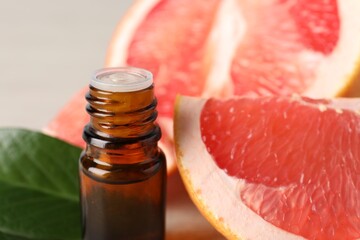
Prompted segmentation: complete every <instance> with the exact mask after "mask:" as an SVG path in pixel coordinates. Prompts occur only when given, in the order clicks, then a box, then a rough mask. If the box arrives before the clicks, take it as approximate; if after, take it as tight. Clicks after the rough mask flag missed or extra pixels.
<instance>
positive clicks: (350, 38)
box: [105, 0, 360, 98]
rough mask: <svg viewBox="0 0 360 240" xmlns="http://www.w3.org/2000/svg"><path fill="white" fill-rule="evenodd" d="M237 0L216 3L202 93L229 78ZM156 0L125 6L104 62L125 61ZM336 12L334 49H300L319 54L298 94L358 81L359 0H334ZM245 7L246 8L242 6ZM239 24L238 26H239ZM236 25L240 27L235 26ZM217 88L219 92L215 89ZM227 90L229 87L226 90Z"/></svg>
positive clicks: (328, 91)
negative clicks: (306, 84)
mask: <svg viewBox="0 0 360 240" xmlns="http://www.w3.org/2000/svg"><path fill="white" fill-rule="evenodd" d="M238 1H239V0H223V1H222V2H221V5H220V6H219V10H218V13H217V15H216V19H215V21H214V25H213V29H212V31H211V33H210V34H209V36H208V40H207V43H206V48H207V49H208V50H207V55H206V56H204V57H205V58H207V59H208V63H209V70H210V71H209V74H208V78H207V81H206V85H205V89H204V92H203V94H202V95H203V96H204V97H207V96H219V95H221V94H223V91H225V92H226V91H227V89H224V86H225V85H226V84H229V83H231V81H230V67H231V63H232V59H233V55H234V54H235V50H236V47H237V45H238V43H239V42H241V39H242V37H243V36H244V32H245V30H246V22H245V20H244V18H243V17H242V13H241V12H242V9H240V7H239V4H238ZM158 2H160V0H147V1H143V0H137V1H135V3H134V4H133V6H132V7H131V8H130V9H129V11H128V12H127V14H126V16H125V17H124V19H123V21H121V22H120V24H119V25H118V26H117V28H116V30H115V35H114V36H113V38H112V42H111V44H110V47H109V49H108V54H107V55H108V56H113V53H116V57H111V58H108V59H107V62H106V64H105V65H106V66H108V67H116V66H124V65H127V63H126V59H127V56H128V53H127V52H128V48H129V44H130V43H131V40H132V37H133V35H134V33H135V31H136V30H137V27H138V26H139V25H140V23H141V22H142V21H143V20H144V18H145V17H146V16H147V14H148V13H149V11H150V10H151V9H152V8H153V7H154V6H155V5H156V4H157V3H158ZM337 2H338V8H339V15H340V34H339V41H338V44H337V46H336V47H335V49H334V51H333V52H332V53H331V54H330V55H327V56H321V54H315V53H311V52H309V51H307V50H304V54H303V55H304V56H303V57H304V58H309V61H312V60H313V59H314V58H315V59H316V58H321V61H320V65H319V66H318V67H317V68H316V69H315V79H314V82H313V84H312V85H311V86H310V87H309V88H308V89H307V90H306V91H305V92H304V93H302V95H305V96H309V97H316V98H324V97H325V98H326V97H334V96H338V95H341V94H342V93H343V92H344V91H345V90H346V88H347V87H348V86H351V83H353V82H354V81H355V80H356V79H357V80H358V81H360V80H359V79H358V78H360V20H359V12H360V1H359V0H338V1H337ZM243 11H246V10H243ZM239 26H240V27H239ZM239 29H240V30H239ZM219 89H221V92H219ZM230 91H231V90H230Z"/></svg>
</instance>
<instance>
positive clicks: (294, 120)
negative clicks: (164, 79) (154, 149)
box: [175, 96, 360, 240]
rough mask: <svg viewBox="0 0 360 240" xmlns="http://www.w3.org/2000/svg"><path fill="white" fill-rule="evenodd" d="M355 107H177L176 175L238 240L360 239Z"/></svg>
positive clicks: (359, 135)
mask: <svg viewBox="0 0 360 240" xmlns="http://www.w3.org/2000/svg"><path fill="white" fill-rule="evenodd" d="M359 109H360V99H337V100H313V99H310V98H301V97H295V96H294V97H258V98H246V97H237V98H230V99H227V100H215V99H209V100H204V99H198V98H190V97H181V98H179V100H178V102H177V105H176V113H175V144H176V153H177V159H178V168H179V171H180V174H181V176H182V178H183V181H184V183H185V185H186V187H187V190H188V192H189V194H190V196H191V198H192V200H193V201H194V203H195V204H196V205H197V206H198V208H199V209H200V211H201V212H202V213H203V215H204V216H205V217H206V218H207V219H208V220H209V221H210V222H211V223H212V224H213V226H214V227H215V228H217V229H218V230H219V231H220V232H221V233H223V234H224V235H225V236H226V237H228V238H231V239H232V238H234V239H261V240H265V239H277V240H280V239H303V238H306V239H342V240H345V239H358V238H360V201H359V199H360V151H358V148H359V145H360V113H359Z"/></svg>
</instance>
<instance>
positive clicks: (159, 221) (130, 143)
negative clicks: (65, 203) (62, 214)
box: [80, 67, 166, 240]
mask: <svg viewBox="0 0 360 240" xmlns="http://www.w3.org/2000/svg"><path fill="white" fill-rule="evenodd" d="M86 99H87V101H88V105H87V108H86V110H87V112H88V113H89V115H90V122H89V124H88V125H86V126H85V129H84V133H83V138H84V140H85V141H86V143H87V146H86V149H85V150H84V151H83V153H82V155H81V157H80V185H81V206H82V227H83V229H82V233H83V239H84V240H161V239H164V235H165V190H166V161H165V156H164V154H163V152H162V151H161V150H160V149H159V148H158V145H157V142H158V140H159V139H160V137H161V131H160V128H159V126H158V125H157V124H155V119H156V117H157V111H156V105H157V102H156V98H155V95H154V86H153V80H152V74H151V73H150V72H148V71H146V70H143V69H139V68H131V67H127V68H108V69H102V70H99V71H98V72H96V73H95V76H94V77H93V79H92V81H91V83H90V90H89V92H88V94H87V96H86Z"/></svg>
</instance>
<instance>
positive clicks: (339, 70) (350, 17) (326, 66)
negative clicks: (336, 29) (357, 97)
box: [304, 0, 360, 98]
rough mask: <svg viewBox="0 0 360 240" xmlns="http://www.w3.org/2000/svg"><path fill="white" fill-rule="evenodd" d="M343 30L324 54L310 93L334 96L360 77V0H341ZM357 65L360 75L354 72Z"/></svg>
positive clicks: (311, 95)
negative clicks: (331, 48) (327, 53)
mask: <svg viewBox="0 0 360 240" xmlns="http://www.w3.org/2000/svg"><path fill="white" fill-rule="evenodd" d="M337 2H338V8H339V17H340V33H339V41H338V44H337V45H336V47H335V49H334V51H333V52H332V53H331V54H330V55H328V56H326V57H325V58H323V60H322V61H321V64H320V66H319V67H318V69H317V71H316V81H314V83H313V85H312V86H311V87H310V88H309V89H308V90H307V91H306V92H305V93H304V95H306V96H309V97H317V98H319V97H333V96H337V95H338V94H339V93H340V92H341V91H342V90H343V89H344V88H346V87H347V86H348V85H349V83H350V81H351V80H354V78H356V77H357V78H359V77H360V74H359V72H360V17H359V13H360V1H358V0H339V1H337ZM355 69H357V76H356V74H355V73H354V71H355Z"/></svg>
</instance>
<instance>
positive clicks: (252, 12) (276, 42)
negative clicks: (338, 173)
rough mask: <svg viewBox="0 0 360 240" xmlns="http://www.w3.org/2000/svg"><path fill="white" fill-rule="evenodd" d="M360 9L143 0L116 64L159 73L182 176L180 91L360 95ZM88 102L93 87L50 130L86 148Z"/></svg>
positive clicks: (163, 116)
mask: <svg viewBox="0 0 360 240" xmlns="http://www.w3.org/2000/svg"><path fill="white" fill-rule="evenodd" d="M359 11H360V3H359V1H358V0H338V1H335V0H330V1H322V0H301V1H280V0H270V1H265V0H263V1H253V0H224V1H220V0H214V1H208V0H198V1H190V0H182V1H177V0H147V1H142V0H139V1H135V3H134V4H133V6H132V7H131V8H130V9H129V11H128V12H127V14H126V15H125V16H124V18H123V20H122V21H121V22H120V23H119V25H118V27H117V28H116V30H115V33H114V35H113V37H112V41H111V44H110V46H109V49H108V54H107V57H106V66H108V67H116V66H125V65H132V66H135V67H142V68H145V69H148V70H150V71H152V72H153V73H154V77H155V78H154V80H155V89H156V90H155V91H156V95H157V98H158V102H159V105H158V111H159V117H158V123H159V124H160V126H161V128H162V132H163V137H162V139H161V141H160V143H159V144H160V146H161V147H162V149H163V150H164V151H165V153H166V155H167V159H168V167H169V171H172V170H173V169H174V168H175V164H174V153H173V129H172V128H173V115H172V112H173V105H174V99H175V96H176V94H183V95H189V96H206V97H208V96H218V97H228V96H231V95H234V94H235V95H246V96H263V95H289V94H292V93H300V94H303V95H307V96H313V97H333V96H337V95H346V94H347V95H355V96H356V95H359V92H360V91H358V89H360V74H359V72H360V44H359V42H360V22H359V21H357V20H358V12H359ZM83 98H84V90H83V91H81V93H79V94H78V95H77V96H76V97H75V98H74V99H73V100H72V101H71V102H70V103H69V104H67V105H66V106H65V107H64V110H63V111H61V112H60V113H59V115H58V116H57V117H56V118H55V119H54V121H53V122H52V123H50V125H49V126H48V127H47V132H50V133H52V135H54V136H58V137H60V138H62V139H64V140H66V141H68V142H70V143H73V144H75V145H78V146H81V147H83V146H84V143H83V141H82V139H81V135H82V134H81V132H82V129H83V126H84V125H85V124H86V122H87V120H88V118H87V116H86V113H85V111H84V108H85V101H83ZM78 103H81V104H78Z"/></svg>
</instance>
